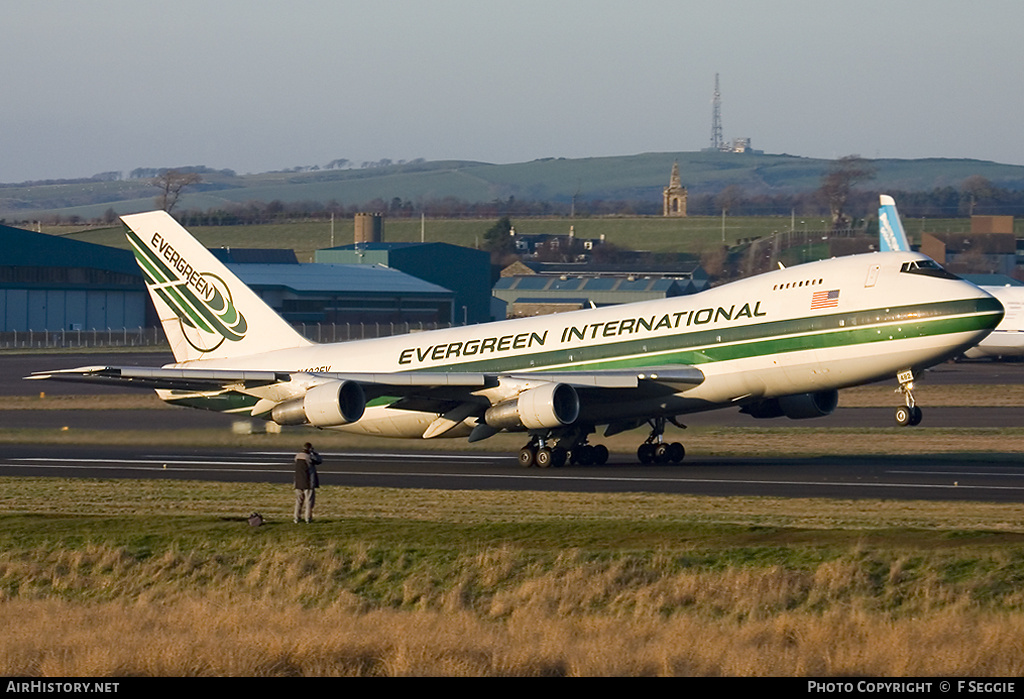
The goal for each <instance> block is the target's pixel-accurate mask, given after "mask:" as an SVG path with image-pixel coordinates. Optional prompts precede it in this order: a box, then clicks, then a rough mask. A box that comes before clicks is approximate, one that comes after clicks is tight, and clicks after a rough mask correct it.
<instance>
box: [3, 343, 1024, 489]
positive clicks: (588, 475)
mask: <svg viewBox="0 0 1024 699" xmlns="http://www.w3.org/2000/svg"><path fill="white" fill-rule="evenodd" d="M169 360H170V356H169V355H158V354H152V353H139V354H122V355H109V356H104V355H13V356H10V355H9V356H4V357H3V358H2V359H0V365H2V367H3V369H2V370H0V396H4V395H8V396H10V395H37V394H38V392H39V391H40V390H45V391H46V392H47V395H80V394H87V393H93V392H95V393H121V394H123V393H124V392H125V391H124V389H117V388H108V387H90V386H84V385H78V384H60V383H57V382H45V383H44V382H31V381H23V380H22V377H23V376H25V375H27V374H29V373H30V372H32V371H38V370H44V369H55V368H62V367H73V366H83V365H89V364H133V365H143V366H158V365H160V364H163V363H166V362H167V361H169ZM926 380H928V381H929V382H930V383H939V384H950V385H967V384H982V385H995V386H997V385H1000V384H1002V385H1005V384H1011V383H1021V382H1024V365H1021V364H999V363H981V362H978V363H966V364H946V365H943V366H941V367H938V368H937V369H936V370H934V371H932V372H929V375H928V377H927V379H926ZM2 415H3V426H4V427H8V428H13V427H35V428H39V427H54V428H59V427H61V426H68V427H69V428H71V429H88V430H103V429H111V428H116V429H146V430H180V429H189V428H203V427H206V428H208V427H211V426H216V425H222V426H224V428H225V429H227V428H228V426H229V425H230V423H231V422H232V420H233V418H231V417H230V416H224V415H219V414H215V413H207V412H203V411H196V410H187V409H168V410H135V411H121V410H104V411H88V410H8V411H2ZM685 421H686V423H687V424H690V425H691V426H697V425H724V426H751V425H752V424H754V423H752V421H751V418H750V417H749V416H744V415H740V414H739V413H738V412H737V411H734V410H723V411H716V412H713V413H707V414H701V415H689V416H686V420H685ZM756 424H758V426H770V425H771V422H769V421H765V422H759V423H756ZM784 424H785V426H787V427H790V426H794V424H795V423H793V422H792V421H785V422H784ZM1022 424H1024V407H1020V408H936V407H931V408H929V407H927V406H926V407H925V422H924V423H923V426H932V427H945V426H948V427H972V426H978V427H981V426H984V427H993V426H996V427H998V426H1008V427H1017V426H1020V425H1022ZM891 425H892V410H891V409H890V408H847V409H844V408H840V409H839V410H837V411H836V412H835V413H834V414H833V415H831V416H829V417H826V418H821V419H818V420H814V421H813V425H811V424H809V423H808V424H807V426H813V427H849V426H853V427H856V426H871V427H879V426H882V427H889V426H891ZM638 434H639V433H638ZM291 456H292V452H290V451H280V452H263V451H245V452H236V451H231V450H226V449H220V450H218V449H180V448H167V449H161V448H158V447H125V446H102V447H81V446H73V447H68V446H50V445H9V446H5V447H4V448H3V454H2V456H0V475H4V476H61V477H83V478H150V479H162V478H168V479H195V480H217V481H243V482H271V483H280V484H282V486H283V487H288V486H289V484H290V482H291V466H290V461H291ZM324 456H325V464H324V465H323V466H322V467H321V469H320V471H321V476H322V482H323V484H324V485H346V486H382V487H422V488H442V489H444V488H447V489H508V490H544V491H575V492H655V493H685V494H694V495H713V496H726V495H765V496H776V497H825V498H893V499H941V500H986V501H1003V502H1022V501H1024V459H1022V457H1021V455H1019V454H982V455H979V454H943V455H923V456H920V457H907V456H899V457H870V458H868V457H820V458H798V457H793V458H705V457H696V458H689V457H688V459H687V461H685V462H684V463H683V464H681V465H676V466H641V465H638V464H637V463H636V461H635V456H634V455H633V454H613V455H612V458H611V460H610V462H609V463H608V464H607V465H605V466H602V467H565V468H559V469H536V468H534V469H523V468H521V467H519V466H518V464H517V463H516V461H515V457H514V455H513V454H490V453H477V452H458V453H439V452H424V451H414V452H409V451H404V450H394V451H391V450H390V449H389V448H388V447H387V446H385V447H383V448H382V449H381V450H380V451H378V452H355V453H330V452H328V453H326V454H325V455H324Z"/></svg>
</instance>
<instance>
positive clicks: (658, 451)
mask: <svg viewBox="0 0 1024 699" xmlns="http://www.w3.org/2000/svg"><path fill="white" fill-rule="evenodd" d="M668 448H669V445H668V444H666V443H665V442H662V443H661V444H655V445H654V463H656V464H664V463H668V460H669V456H668Z"/></svg>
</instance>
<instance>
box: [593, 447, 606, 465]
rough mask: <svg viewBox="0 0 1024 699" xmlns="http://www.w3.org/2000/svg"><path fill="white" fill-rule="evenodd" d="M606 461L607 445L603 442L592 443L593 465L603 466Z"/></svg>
mask: <svg viewBox="0 0 1024 699" xmlns="http://www.w3.org/2000/svg"><path fill="white" fill-rule="evenodd" d="M606 463H608V447H606V446H605V445H603V444H596V445H594V465H595V466H604V465H605V464H606Z"/></svg>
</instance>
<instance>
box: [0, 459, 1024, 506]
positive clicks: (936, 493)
mask: <svg viewBox="0 0 1024 699" xmlns="http://www.w3.org/2000/svg"><path fill="white" fill-rule="evenodd" d="M292 455H293V454H292V452H291V451H241V452H239V451H236V450H227V449H197V450H191V449H161V448H159V447H120V446H110V447H77V446H76V447H64V446H62V447H52V446H32V445H27V446H21V445H15V446H11V447H8V448H5V454H4V456H3V457H0V475H4V476H60V477H71V478H128V479H131V478H146V479H184V480H214V481H232V482H266V483H280V484H281V486H282V487H284V488H287V487H290V484H291V477H292V475H291V474H292V471H291V458H292ZM323 456H324V464H323V465H322V466H321V467H320V469H319V471H320V474H321V483H322V484H323V485H328V486H329V485H342V486H352V487H371V486H372V487H402V488H439V489H456V490H537V491H572V492H595V493H596V492H648V493H680V494H691V495H710V496H728V495H751V496H752V495H757V496H771V497H818V498H843V499H850V498H854V499H856V498H884V499H899V500H907V499H911V500H913V499H922V500H983V501H992V502H1022V501H1024V464H1022V463H1021V461H1020V458H1019V455H999V454H982V455H977V454H944V455H928V456H922V457H907V456H898V457H881V458H879V457H831V456H830V457H815V458H797V457H793V458H770V459H768V458H724V457H723V458H703V457H702V458H697V459H695V460H692V461H686V462H684V463H683V464H680V465H674V466H641V465H638V464H637V463H636V462H635V459H633V458H632V456H631V455H629V456H627V455H621V454H618V455H613V456H612V459H611V460H610V462H609V463H608V464H606V465H605V466H600V467H595V466H586V467H583V466H576V467H563V468H558V469H537V468H530V469H524V468H521V467H520V466H518V464H517V463H516V460H515V458H514V456H513V455H511V454H490V453H465V452H461V453H439V452H402V451H395V452H383V451H382V452H347V453H332V452H326V453H324V454H323Z"/></svg>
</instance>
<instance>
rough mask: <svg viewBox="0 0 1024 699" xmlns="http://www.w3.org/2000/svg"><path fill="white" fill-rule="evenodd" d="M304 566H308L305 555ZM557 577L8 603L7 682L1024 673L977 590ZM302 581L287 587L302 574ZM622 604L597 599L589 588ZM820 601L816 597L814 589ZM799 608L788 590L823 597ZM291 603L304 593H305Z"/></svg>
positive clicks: (774, 573)
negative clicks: (875, 597)
mask: <svg viewBox="0 0 1024 699" xmlns="http://www.w3.org/2000/svg"><path fill="white" fill-rule="evenodd" d="M293 565H295V563H294V562H293ZM593 572H594V571H588V570H587V567H586V566H582V569H580V570H574V569H571V568H566V569H560V570H557V571H552V572H549V573H546V574H539V575H537V576H535V577H533V578H531V579H529V580H526V581H524V582H523V583H522V584H519V585H517V586H514V587H512V588H510V589H509V590H508V591H507V592H505V593H504V594H501V595H496V596H495V597H494V599H493V600H492V601H491V602H490V604H489V605H488V606H486V607H485V608H482V609H481V608H477V607H476V606H475V605H472V604H467V603H466V601H465V595H464V594H463V592H462V591H461V590H460V587H459V586H458V585H455V586H454V587H453V589H452V590H451V591H450V592H448V593H446V594H445V595H443V596H442V597H441V599H439V600H438V604H436V605H424V606H423V607H422V608H419V609H416V608H401V609H395V608H372V607H369V606H368V605H366V604H365V603H364V602H363V601H361V600H359V599H358V598H357V597H356V596H354V595H351V594H344V595H339V597H338V599H337V600H336V601H335V602H333V603H331V604H329V605H327V606H323V607H320V606H316V607H312V608H311V607H309V606H307V605H303V604H302V603H301V602H299V601H297V600H294V599H275V598H274V597H273V596H271V595H266V594H260V593H259V592H258V591H255V590H250V591H249V592H239V591H237V590H227V589H224V588H223V587H222V585H223V583H221V584H219V585H218V588H219V589H218V590H217V591H209V592H206V593H205V594H202V595H198V594H195V593H191V594H188V593H182V594H177V595H173V596H171V597H168V598H164V599H158V598H154V596H152V595H148V594H141V595H139V596H138V597H136V598H135V599H127V598H122V599H118V600H114V601H103V602H96V601H86V602H72V601H69V600H67V599H61V598H55V597H48V598H42V599H26V598H13V599H5V600H3V601H2V602H0V626H2V628H4V629H5V633H4V634H2V635H0V672H2V673H3V674H4V675H5V676H17V675H26V676H35V677H44V676H58V677H69V676H72V677H102V676H107V677H109V676H139V675H142V676H296V675H304V676H365V675H373V676H381V675H383V676H416V675H418V676H552V675H557V676H623V675H628V676H655V675H658V676H679V675H700V676H843V675H846V676H848V675H861V676H865V675H866V676H878V677H896V676H939V675H942V676H1009V677H1012V676H1019V675H1020V674H1021V673H1022V672H1024V639H1022V638H1021V635H1020V633H1019V620H1018V618H1017V617H1016V616H1015V615H1011V614H1008V613H1005V612H994V611H979V610H978V609H977V608H976V606H975V605H973V604H971V603H970V602H969V601H967V600H966V599H963V600H954V603H953V604H948V605H947V604H943V605H940V608H939V609H937V610H934V611H931V612H925V613H920V614H914V615H897V616H894V615H890V614H885V613H882V612H879V611H878V610H877V609H874V608H872V607H873V605H871V604H865V602H864V600H862V599H858V598H857V597H856V595H852V596H851V594H850V590H849V587H850V586H851V585H852V586H853V587H857V585H858V583H857V582H856V581H855V578H856V577H857V575H856V574H854V575H853V576H852V578H851V576H850V574H849V572H847V571H837V570H835V569H832V570H829V571H824V572H823V571H818V572H817V573H815V574H813V575H807V576H799V575H794V574H792V573H787V572H785V571H779V570H768V571H762V572H760V573H752V572H749V571H726V572H724V573H703V574H680V575H674V576H666V577H664V578H663V579H655V580H651V581H649V582H646V583H643V582H637V581H635V580H633V581H629V582H626V581H623V580H622V579H621V577H622V575H623V572H624V571H622V570H615V569H614V567H612V568H610V569H607V570H603V571H600V573H599V574H597V575H596V576H595V575H592V574H591V573H593ZM296 578H301V576H298V575H290V576H287V577H286V578H285V579H284V580H281V581H279V587H284V586H285V585H286V584H288V583H294V582H295V580H296ZM598 588H600V589H601V596H602V597H604V598H611V599H613V600H614V601H615V602H616V604H613V605H612V606H611V608H609V609H604V610H597V611H595V610H592V609H587V608H586V605H588V604H590V603H591V601H592V600H590V599H589V598H590V596H591V594H592V593H593V592H594V591H595V590H596V589H598ZM808 593H810V594H808ZM819 593H820V594H824V595H829V596H832V597H835V598H836V599H837V600H843V603H838V602H837V603H834V604H832V605H831V606H829V607H828V608H827V609H825V610H824V611H821V612H817V611H815V610H814V609H811V608H802V607H799V608H797V609H792V610H791V609H786V606H787V605H789V604H791V602H792V598H796V599H807V600H813V602H814V603H815V604H819V605H820V604H822V603H823V600H822V599H821V598H820V597H814V595H815V594H819ZM291 596H292V597H299V596H301V595H300V594H298V590H296V592H294V593H293V594H292V595H291Z"/></svg>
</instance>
